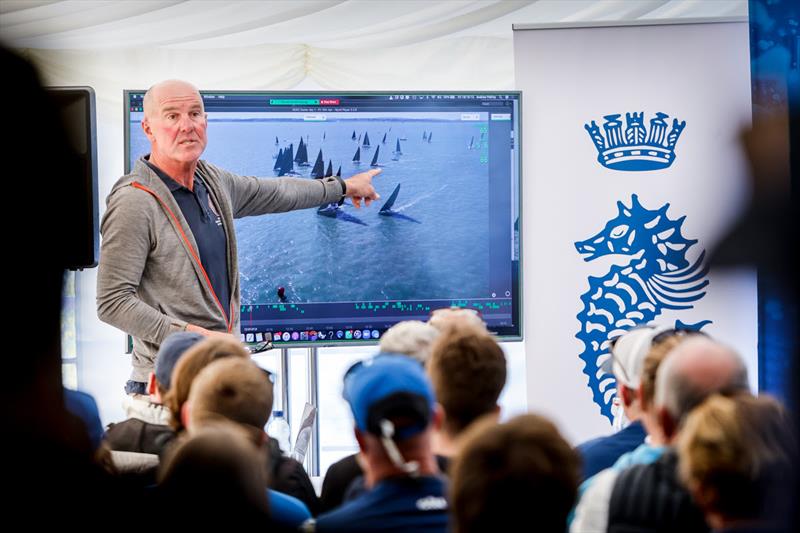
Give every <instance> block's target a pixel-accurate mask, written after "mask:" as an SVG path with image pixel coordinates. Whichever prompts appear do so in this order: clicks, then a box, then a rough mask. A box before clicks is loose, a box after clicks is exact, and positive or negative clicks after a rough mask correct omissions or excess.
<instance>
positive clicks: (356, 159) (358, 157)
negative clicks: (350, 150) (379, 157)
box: [353, 146, 361, 163]
mask: <svg viewBox="0 0 800 533" xmlns="http://www.w3.org/2000/svg"><path fill="white" fill-rule="evenodd" d="M353 162H354V163H360V162H361V147H360V146H359V147H358V148H356V155H354V156H353Z"/></svg>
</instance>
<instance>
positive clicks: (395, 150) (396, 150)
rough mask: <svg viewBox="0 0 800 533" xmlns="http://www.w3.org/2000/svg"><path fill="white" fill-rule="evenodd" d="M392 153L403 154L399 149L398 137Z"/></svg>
mask: <svg viewBox="0 0 800 533" xmlns="http://www.w3.org/2000/svg"><path fill="white" fill-rule="evenodd" d="M394 153H395V154H397V155H403V152H402V150H400V139H397V146H395V148H394Z"/></svg>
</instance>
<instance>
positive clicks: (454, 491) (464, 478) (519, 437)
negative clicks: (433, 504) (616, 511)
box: [450, 414, 580, 533]
mask: <svg viewBox="0 0 800 533" xmlns="http://www.w3.org/2000/svg"><path fill="white" fill-rule="evenodd" d="M450 472H451V485H450V487H451V509H452V512H453V530H454V531H456V532H457V533H468V532H473V531H475V532H477V531H515V530H518V529H520V527H521V525H523V524H526V523H527V524H530V526H531V527H535V528H536V529H537V530H539V531H564V530H565V529H566V524H567V522H566V520H567V514H568V513H569V511H570V509H571V508H572V505H573V503H574V502H575V497H576V495H577V489H578V482H579V478H580V468H579V459H578V456H577V455H576V453H575V451H574V450H573V449H572V447H571V446H570V445H569V443H567V441H566V440H564V438H563V437H562V436H561V434H560V433H559V432H558V429H557V428H556V427H555V426H554V425H553V424H552V422H550V421H549V420H547V419H546V418H543V417H541V416H537V415H532V414H528V415H522V416H518V417H516V418H514V419H512V420H510V421H509V422H507V423H505V424H501V425H496V424H495V423H494V422H493V421H490V420H481V421H480V422H478V423H476V424H475V425H474V426H473V427H471V428H470V429H469V430H467V432H466V434H465V438H464V443H463V447H462V450H461V454H460V455H459V456H457V457H456V459H455V462H454V463H453V465H452V467H451V469H450Z"/></svg>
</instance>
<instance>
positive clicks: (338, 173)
mask: <svg viewBox="0 0 800 533" xmlns="http://www.w3.org/2000/svg"><path fill="white" fill-rule="evenodd" d="M336 175H337V176H339V177H340V178H341V177H342V165H339V170H337V171H336Z"/></svg>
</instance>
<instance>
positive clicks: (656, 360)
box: [640, 335, 687, 409]
mask: <svg viewBox="0 0 800 533" xmlns="http://www.w3.org/2000/svg"><path fill="white" fill-rule="evenodd" d="M686 338H687V337H686V336H684V335H671V336H669V337H667V338H666V339H664V340H663V341H661V342H659V343H658V344H654V345H653V347H652V348H650V352H649V353H648V354H647V357H645V358H644V363H643V365H642V376H641V383H640V387H641V388H642V403H643V405H642V407H643V408H645V409H648V408H652V405H653V401H654V400H655V394H656V376H658V369H659V368H661V363H663V362H664V359H666V358H667V355H668V354H669V353H670V352H671V351H672V350H673V349H675V347H677V346H678V345H679V344H680V343H681V342H683V341H684V340H686Z"/></svg>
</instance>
